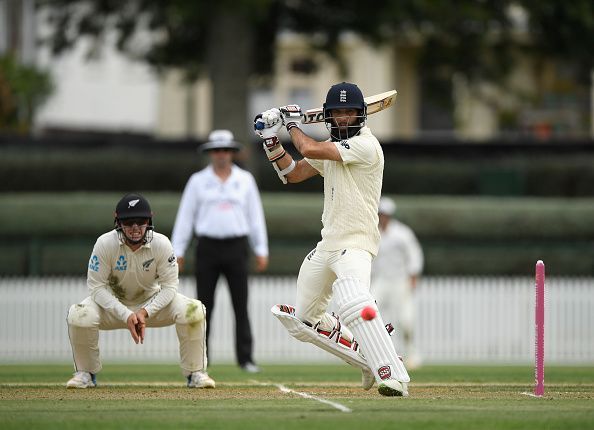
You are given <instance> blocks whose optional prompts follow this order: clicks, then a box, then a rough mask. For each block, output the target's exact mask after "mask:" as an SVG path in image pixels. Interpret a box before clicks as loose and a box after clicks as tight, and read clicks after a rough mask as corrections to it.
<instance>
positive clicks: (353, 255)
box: [295, 248, 373, 324]
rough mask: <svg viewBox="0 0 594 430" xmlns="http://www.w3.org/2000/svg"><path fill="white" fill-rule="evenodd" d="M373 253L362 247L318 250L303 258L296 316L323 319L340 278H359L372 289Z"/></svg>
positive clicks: (362, 283)
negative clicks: (333, 289)
mask: <svg viewBox="0 0 594 430" xmlns="http://www.w3.org/2000/svg"><path fill="white" fill-rule="evenodd" d="M372 260H373V256H372V255H371V254H370V253H369V252H367V251H364V250H361V249H354V248H349V249H341V250H338V251H321V250H319V249H317V248H316V249H315V250H313V251H312V252H310V253H309V254H308V255H307V257H305V259H304V260H303V263H302V264H301V268H300V269H299V276H298V277H297V299H296V301H295V312H296V315H295V316H296V317H297V318H299V319H300V320H301V321H307V322H309V323H310V324H315V323H317V322H318V321H320V320H321V319H322V317H323V316H324V313H325V312H326V310H327V309H328V304H329V303H330V299H331V298H332V284H333V283H334V281H336V279H337V278H356V279H358V280H359V282H360V285H361V286H363V288H364V289H365V290H366V291H369V283H370V276H371V261H372Z"/></svg>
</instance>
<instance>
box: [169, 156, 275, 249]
mask: <svg viewBox="0 0 594 430" xmlns="http://www.w3.org/2000/svg"><path fill="white" fill-rule="evenodd" d="M193 235H196V236H207V237H211V238H215V239H228V238H234V237H240V236H248V238H249V242H250V245H251V247H252V249H253V251H254V254H256V255H258V256H264V257H265V256H268V236H267V233H266V222H265V220H264V210H263V209H262V201H261V200H260V194H259V192H258V187H257V185H256V181H255V179H254V177H253V176H252V174H251V173H250V172H248V171H246V170H243V169H241V168H240V167H238V166H236V165H233V166H232V168H231V175H230V176H229V177H228V178H227V179H226V180H225V181H223V180H221V178H219V177H218V176H217V175H216V174H215V172H214V169H213V167H212V166H211V165H209V166H207V167H205V168H204V169H202V170H201V171H199V172H197V173H194V174H193V175H192V176H191V177H190V179H189V180H188V183H187V184H186V188H185V189H184V192H183V194H182V198H181V202H180V204H179V210H178V211H177V217H176V219H175V225H174V227H173V233H172V235H171V241H172V243H173V249H174V251H175V255H176V256H178V257H183V255H184V253H185V252H186V249H187V248H188V245H189V244H190V241H191V240H192V236H193Z"/></svg>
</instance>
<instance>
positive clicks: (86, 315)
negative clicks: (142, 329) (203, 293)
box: [67, 293, 207, 376]
mask: <svg viewBox="0 0 594 430" xmlns="http://www.w3.org/2000/svg"><path fill="white" fill-rule="evenodd" d="M145 304H146V303H141V304H139V305H137V306H133V307H132V306H129V307H128V308H129V309H130V310H131V311H134V312H135V311H137V310H138V309H140V308H142V307H144V305H145ZM67 321H68V335H69V337H70V344H71V346H72V353H73V356H74V365H75V368H76V370H77V371H86V372H90V373H98V372H99V371H100V370H101V368H102V365H101V360H100V357H99V330H116V329H127V326H126V323H125V322H123V321H121V320H120V319H118V318H117V317H116V316H115V315H113V314H111V313H110V312H108V311H106V310H105V309H103V308H102V307H100V306H99V305H97V303H95V302H94V301H93V299H92V298H91V297H87V298H86V299H85V300H83V301H82V302H81V303H79V304H76V305H72V306H71V307H70V309H69V310H68V318H67ZM173 324H175V330H176V332H177V338H178V340H179V355H180V365H181V368H182V373H183V375H184V376H188V375H190V374H191V373H192V372H195V371H198V370H206V365H207V363H206V343H205V332H206V319H205V310H204V306H203V305H202V302H200V301H199V300H195V299H191V298H189V297H186V296H184V295H182V294H179V293H177V295H176V296H175V298H174V299H173V300H172V301H171V303H169V305H167V306H165V307H164V308H163V309H161V310H160V311H159V312H157V313H155V314H154V315H150V316H149V318H147V319H146V326H147V328H150V327H167V326H170V325H173ZM130 342H134V341H133V340H132V337H131V336H130Z"/></svg>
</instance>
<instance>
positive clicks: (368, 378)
mask: <svg viewBox="0 0 594 430" xmlns="http://www.w3.org/2000/svg"><path fill="white" fill-rule="evenodd" d="M373 384H375V376H373V373H372V372H371V370H369V369H361V386H362V387H363V389H364V390H370V389H371V387H373Z"/></svg>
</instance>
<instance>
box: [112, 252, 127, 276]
mask: <svg viewBox="0 0 594 430" xmlns="http://www.w3.org/2000/svg"><path fill="white" fill-rule="evenodd" d="M114 269H115V270H117V271H118V272H125V271H126V270H128V261H127V260H126V257H124V256H123V255H120V258H118V259H117V261H116V267H114Z"/></svg>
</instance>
